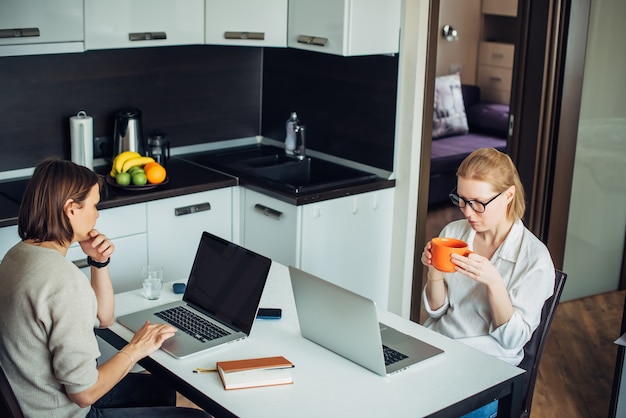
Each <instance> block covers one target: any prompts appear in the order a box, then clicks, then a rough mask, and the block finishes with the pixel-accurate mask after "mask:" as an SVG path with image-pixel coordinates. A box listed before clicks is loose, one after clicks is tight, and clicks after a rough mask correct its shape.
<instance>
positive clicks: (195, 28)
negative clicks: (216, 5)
mask: <svg viewBox="0 0 626 418" xmlns="http://www.w3.org/2000/svg"><path fill="white" fill-rule="evenodd" d="M203 43H204V0H89V1H86V2H85V49H87V50H90V49H113V48H139V47H154V46H169V45H193V44H203Z"/></svg>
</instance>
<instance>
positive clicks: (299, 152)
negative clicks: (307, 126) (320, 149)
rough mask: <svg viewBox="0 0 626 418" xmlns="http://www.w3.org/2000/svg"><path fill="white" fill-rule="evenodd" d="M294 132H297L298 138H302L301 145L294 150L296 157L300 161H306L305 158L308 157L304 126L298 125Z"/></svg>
mask: <svg viewBox="0 0 626 418" xmlns="http://www.w3.org/2000/svg"><path fill="white" fill-rule="evenodd" d="M294 131H295V132H296V138H297V137H300V145H298V146H297V147H296V149H295V150H293V153H294V154H295V155H296V157H297V158H298V160H304V158H305V157H306V155H305V151H306V147H305V142H304V125H300V124H299V123H296V126H295V127H294ZM296 142H297V141H296Z"/></svg>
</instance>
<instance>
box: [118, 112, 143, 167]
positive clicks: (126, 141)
mask: <svg viewBox="0 0 626 418" xmlns="http://www.w3.org/2000/svg"><path fill="white" fill-rule="evenodd" d="M145 150H146V146H145V140H144V131H143V124H142V122H141V111H140V110H139V109H135V108H128V109H122V110H120V111H119V112H117V113H116V115H115V129H114V131H113V155H114V156H115V155H117V154H120V153H122V152H124V151H135V152H138V153H139V154H141V155H146V154H145Z"/></svg>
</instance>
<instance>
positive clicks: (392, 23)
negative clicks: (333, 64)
mask: <svg viewBox="0 0 626 418" xmlns="http://www.w3.org/2000/svg"><path fill="white" fill-rule="evenodd" d="M401 4H402V2H401V0H316V1H311V0H289V21H288V29H287V45H288V46H289V47H292V48H299V49H306V50H309V51H318V52H325V53H328V54H335V55H344V56H351V55H373V54H390V53H396V52H398V47H399V41H400V19H401Z"/></svg>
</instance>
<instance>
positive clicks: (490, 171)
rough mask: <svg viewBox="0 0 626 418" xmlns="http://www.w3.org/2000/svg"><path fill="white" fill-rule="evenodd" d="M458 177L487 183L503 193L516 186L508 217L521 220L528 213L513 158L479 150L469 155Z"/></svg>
mask: <svg viewBox="0 0 626 418" xmlns="http://www.w3.org/2000/svg"><path fill="white" fill-rule="evenodd" d="M456 175H457V177H463V178H467V179H472V180H479V181H485V182H487V183H489V184H491V185H492V186H493V188H494V191H495V192H497V193H502V192H504V191H505V190H506V189H508V188H509V187H511V186H515V196H513V200H512V201H511V203H509V206H508V208H507V217H508V218H509V219H511V220H517V219H521V218H522V217H523V216H524V212H525V211H526V202H525V198H524V187H523V186H522V181H521V180H520V177H519V173H518V172H517V168H515V164H513V161H512V160H511V158H510V157H509V156H508V155H506V154H505V153H503V152H500V151H498V150H496V149H494V148H479V149H477V150H475V151H474V152H472V153H471V154H470V155H468V156H467V157H466V158H465V160H463V162H462V163H461V165H460V166H459V169H458V170H457V172H456Z"/></svg>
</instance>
